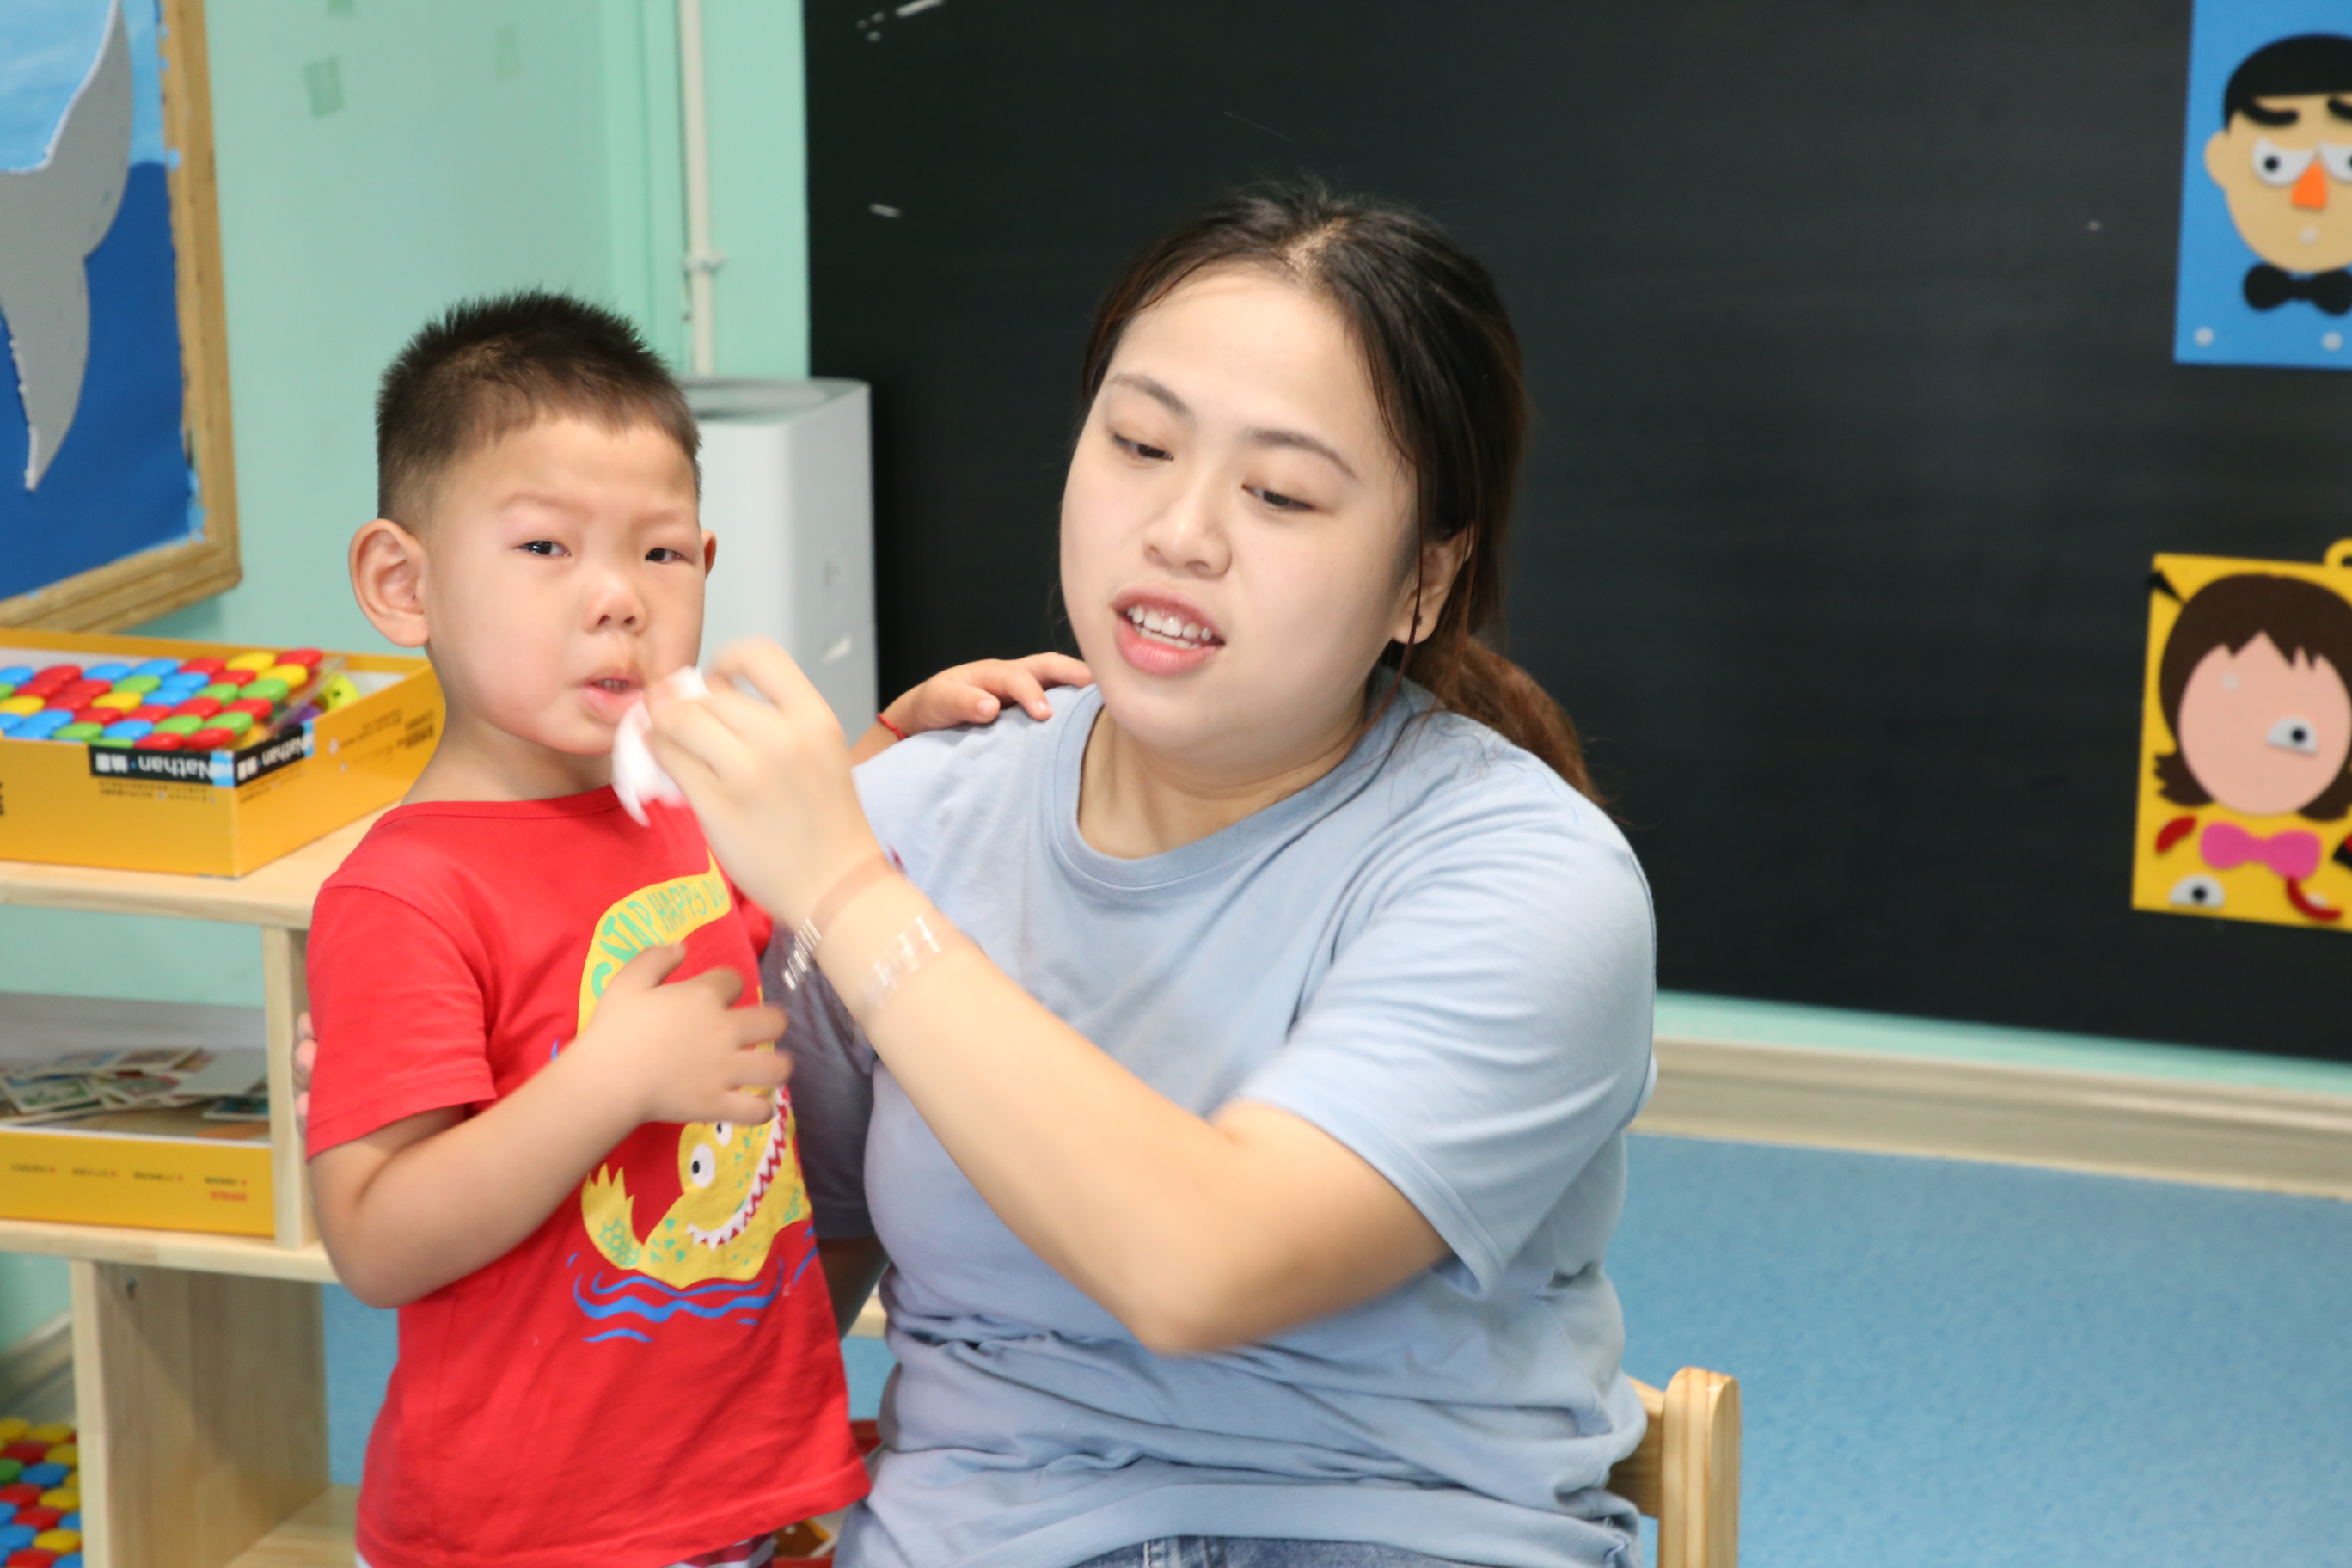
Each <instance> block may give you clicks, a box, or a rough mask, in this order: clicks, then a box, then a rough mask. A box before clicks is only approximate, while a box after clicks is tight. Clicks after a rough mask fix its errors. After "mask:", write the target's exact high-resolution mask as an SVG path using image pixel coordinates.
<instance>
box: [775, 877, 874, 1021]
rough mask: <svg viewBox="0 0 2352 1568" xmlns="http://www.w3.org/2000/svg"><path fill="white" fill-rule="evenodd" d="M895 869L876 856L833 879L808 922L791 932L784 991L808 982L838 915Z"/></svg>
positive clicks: (817, 902)
mask: <svg viewBox="0 0 2352 1568" xmlns="http://www.w3.org/2000/svg"><path fill="white" fill-rule="evenodd" d="M896 869H897V868H896V867H894V866H892V865H891V864H890V862H889V860H888V859H887V858H885V857H883V856H880V855H876V856H873V857H871V858H868V859H866V860H862V861H860V862H859V863H858V864H856V866H853V867H851V868H849V869H848V870H846V871H845V872H843V873H842V874H841V875H840V877H839V878H837V879H835V881H834V884H833V886H832V887H830V888H828V889H825V894H824V897H823V898H821V899H819V900H817V901H816V908H815V909H814V910H813V911H811V913H810V915H809V918H808V919H806V920H804V921H802V922H801V923H800V924H799V925H797V926H795V927H794V928H793V950H792V952H789V953H786V954H785V955H784V972H783V980H784V989H785V990H787V991H798V990H799V989H800V988H801V982H802V981H803V980H806V979H807V978H808V973H809V971H810V970H812V969H814V968H815V967H816V950H817V946H818V944H819V943H821V942H824V933H825V932H826V931H828V930H830V929H831V928H832V926H833V922H834V921H835V920H837V919H839V918H840V915H841V911H842V910H845V909H847V908H848V907H849V905H850V902H851V900H854V899H856V897H857V895H858V894H860V893H862V892H864V891H865V890H866V889H867V888H868V887H869V886H871V885H872V884H873V883H874V882H876V881H877V880H879V879H881V878H884V877H887V876H889V875H890V874H891V873H892V872H893V871H895V870H896Z"/></svg>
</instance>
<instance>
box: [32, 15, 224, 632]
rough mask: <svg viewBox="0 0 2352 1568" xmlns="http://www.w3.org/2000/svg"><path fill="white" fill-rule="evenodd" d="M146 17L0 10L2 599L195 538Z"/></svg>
mask: <svg viewBox="0 0 2352 1568" xmlns="http://www.w3.org/2000/svg"><path fill="white" fill-rule="evenodd" d="M157 26H158V23H157V11H156V0H5V4H0V329H5V340H6V343H7V353H6V355H5V358H0V600H4V599H7V598H12V597H14V596H16V595H20V594H25V593H28V592H31V591H34V590H36V589H40V588H45V587H47V586H50V585H52V584H58V583H60V582H62V581H64V580H66V579H68V578H70V577H72V576H74V575H75V574H79V573H82V572H86V571H89V569H91V568H93V567H98V566H101V565H105V564H107V563H112V562H117V561H121V560H123V559H124V558H126V557H130V556H135V555H137V554H139V553H140V552H144V551H148V550H152V549H154V548H156V547H158V546H162V545H167V544H173V543H176V542H181V541H184V540H186V539H188V538H190V537H191V536H192V535H194V534H199V533H201V531H202V530H203V521H204V519H203V512H202V510H201V508H200V507H199V506H198V504H197V500H196V497H197V490H196V486H195V484H194V471H193V469H192V468H191V467H190V463H189V458H188V452H187V446H186V440H185V437H184V407H183V398H184V390H183V378H182V358H181V339H180V321H179V315H178V304H177V300H178V296H177V288H176V258H175V256H174V252H173V228H172V202H171V192H170V185H169V172H170V167H171V164H172V163H173V158H174V153H173V152H172V150H171V149H168V148H167V147H165V145H164V138H163V94H162V82H161V65H160V58H159V55H158V49H157Z"/></svg>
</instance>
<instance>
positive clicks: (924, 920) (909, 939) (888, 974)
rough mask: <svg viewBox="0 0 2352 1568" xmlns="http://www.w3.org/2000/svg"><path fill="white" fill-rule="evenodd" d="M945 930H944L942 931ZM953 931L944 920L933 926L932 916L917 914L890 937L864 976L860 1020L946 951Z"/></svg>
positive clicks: (868, 1019)
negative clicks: (863, 1004) (862, 1004)
mask: <svg viewBox="0 0 2352 1568" xmlns="http://www.w3.org/2000/svg"><path fill="white" fill-rule="evenodd" d="M943 932H944V934H942V933H943ZM955 934H956V933H955V931H954V929H953V928H952V927H950V926H949V925H948V924H947V922H946V921H940V922H939V929H934V928H933V926H932V923H931V917H930V916H928V915H917V916H916V917H915V918H914V920H913V921H911V922H910V923H909V924H908V927H907V929H906V930H904V931H900V932H899V933H898V935H897V936H895V937H893V938H892V939H891V940H890V945H889V946H887V947H886V948H884V949H883V950H882V956H881V957H879V958H877V959H876V960H875V961H874V967H873V969H872V970H871V971H869V972H868V973H867V974H866V986H865V992H864V996H863V1000H864V1002H865V1004H866V1005H865V1008H864V1010H863V1013H862V1015H861V1017H860V1022H864V1023H870V1022H871V1021H872V1020H873V1017H874V1015H875V1014H877V1013H878V1012H880V1011H881V1010H882V1007H883V1005H884V1004H885V1003H887V1002H888V1001H889V1000H890V998H891V997H893V996H896V995H897V994H898V990H899V987H901V986H903V985H905V984H907V982H908V981H909V980H911V979H913V978H914V976H915V972H916V971H917V970H919V969H920V968H922V967H923V965H925V964H927V963H930V961H931V960H933V959H935V958H937V957H939V956H940V954H942V953H944V952H947V951H948V950H949V949H950V947H951V946H952V945H953V944H954V942H955Z"/></svg>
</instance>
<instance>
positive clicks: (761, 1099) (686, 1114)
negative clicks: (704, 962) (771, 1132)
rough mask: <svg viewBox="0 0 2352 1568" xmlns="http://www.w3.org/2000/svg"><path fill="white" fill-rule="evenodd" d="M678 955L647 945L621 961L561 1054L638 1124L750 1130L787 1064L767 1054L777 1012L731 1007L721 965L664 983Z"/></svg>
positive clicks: (787, 1072)
mask: <svg viewBox="0 0 2352 1568" xmlns="http://www.w3.org/2000/svg"><path fill="white" fill-rule="evenodd" d="M685 959H686V949H685V948H684V947H683V946H678V945H672V946H668V947H649V948H647V949H646V950H645V951H644V952H640V953H638V954H637V955H636V956H635V958H632V959H630V960H629V962H628V963H625V964H623V965H622V966H621V968H620V971H619V972H618V973H615V974H614V976H613V978H612V980H611V982H610V983H608V984H606V985H605V987H604V998H603V1000H601V1001H600V1002H598V1003H597V1005H596V1016H594V1017H593V1018H592V1019H591V1020H589V1024H588V1027H587V1028H586V1029H585V1030H583V1031H582V1033H581V1036H580V1037H579V1038H578V1039H576V1040H574V1041H572V1045H571V1047H569V1048H568V1049H567V1050H566V1051H565V1052H564V1055H566V1056H570V1057H577V1058H581V1067H582V1068H589V1069H590V1070H593V1071H596V1072H598V1073H600V1074H603V1075H608V1076H609V1078H610V1079H611V1081H612V1083H613V1085H614V1088H615V1089H617V1090H619V1091H620V1092H622V1093H624V1094H625V1095H627V1096H628V1097H629V1103H630V1105H631V1106H632V1107H633V1108H634V1109H635V1111H636V1113H637V1120H638V1121H731V1122H736V1123H739V1124H748V1125H754V1126H756V1125H757V1124H758V1123H760V1122H762V1121H767V1120H768V1118H769V1116H770V1115H772V1113H773V1112H774V1110H775V1106H774V1103H773V1099H772V1097H773V1095H774V1093H775V1091H776V1089H779V1088H780V1087H782V1084H783V1081H784V1080H785V1079H787V1078H789V1077H791V1076H792V1068H793V1064H792V1058H790V1057H788V1056H785V1055H784V1054H783V1053H782V1052H781V1051H777V1050H773V1049H772V1048H770V1047H772V1046H773V1044H774V1043H775V1041H776V1040H777V1039H778V1038H779V1037H781V1036H782V1034H783V1032H784V1016H783V1014H782V1012H781V1011H779V1010H778V1009H776V1008H774V1007H769V1006H759V1007H738V1006H736V1005H735V1002H736V999H737V998H738V997H740V996H741V995H742V994H743V977H742V976H741V975H740V974H738V973H736V972H735V971H734V970H733V969H730V968H729V967H727V966H725V965H723V964H722V965H720V966H719V967H718V968H716V969H709V970H705V971H704V972H703V973H700V974H698V975H696V976H694V977H693V978H692V979H690V980H679V981H676V982H672V983H670V984H663V982H664V981H666V980H667V979H668V977H669V976H670V974H671V973H674V972H675V971H676V970H677V966H678V965H679V964H680V963H684V962H685ZM592 1063H593V1068H592V1067H591V1064H592ZM755 1090H756V1091H759V1092H754V1091H755Z"/></svg>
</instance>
